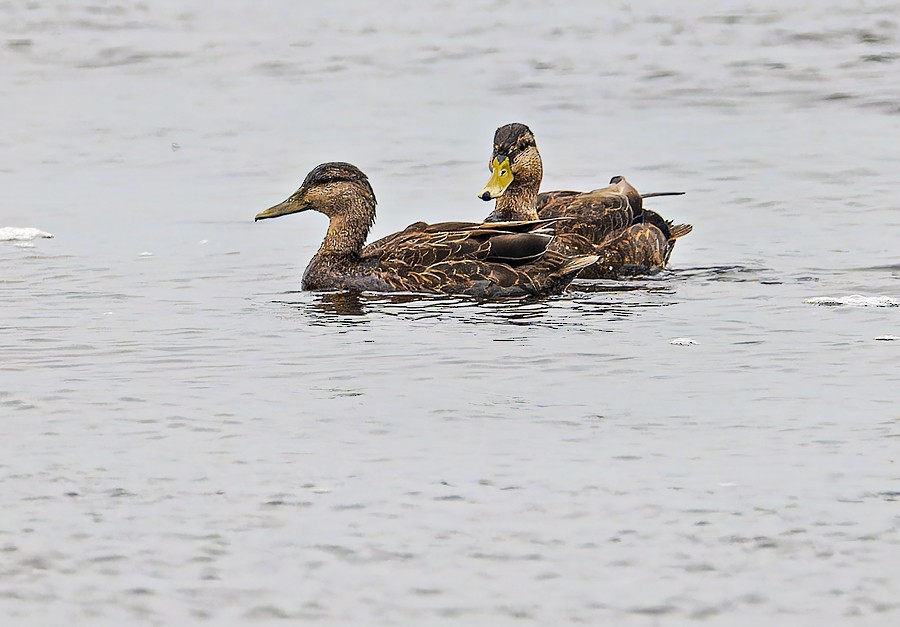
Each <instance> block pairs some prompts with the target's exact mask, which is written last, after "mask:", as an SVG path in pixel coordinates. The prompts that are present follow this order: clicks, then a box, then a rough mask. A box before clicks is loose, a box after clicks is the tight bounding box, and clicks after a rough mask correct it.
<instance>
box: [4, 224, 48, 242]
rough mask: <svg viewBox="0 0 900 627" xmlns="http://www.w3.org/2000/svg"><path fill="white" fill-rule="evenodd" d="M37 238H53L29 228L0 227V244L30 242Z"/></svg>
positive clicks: (43, 232) (38, 230)
mask: <svg viewBox="0 0 900 627" xmlns="http://www.w3.org/2000/svg"><path fill="white" fill-rule="evenodd" d="M38 237H53V235H52V234H50V233H47V232H45V231H41V230H40V229H36V228H34V227H31V226H26V227H18V226H2V227H0V242H30V241H32V240H34V239H37V238H38Z"/></svg>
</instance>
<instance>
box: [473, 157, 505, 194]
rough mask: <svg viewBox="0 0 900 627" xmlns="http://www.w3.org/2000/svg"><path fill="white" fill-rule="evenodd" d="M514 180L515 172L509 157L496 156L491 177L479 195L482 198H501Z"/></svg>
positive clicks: (492, 164)
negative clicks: (513, 172)
mask: <svg viewBox="0 0 900 627" xmlns="http://www.w3.org/2000/svg"><path fill="white" fill-rule="evenodd" d="M512 182H513V174H512V168H511V167H510V165H509V157H502V158H501V157H494V158H493V160H492V161H491V178H490V180H488V182H487V185H485V186H484V189H483V190H481V193H480V194H478V197H479V198H481V200H491V199H492V198H499V197H500V196H502V195H503V192H505V191H506V189H507V188H508V187H509V185H510V183H512Z"/></svg>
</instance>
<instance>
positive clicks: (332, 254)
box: [255, 162, 598, 298]
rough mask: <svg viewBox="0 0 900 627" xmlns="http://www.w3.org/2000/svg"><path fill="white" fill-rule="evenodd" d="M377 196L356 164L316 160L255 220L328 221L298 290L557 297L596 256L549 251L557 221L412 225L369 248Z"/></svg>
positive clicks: (421, 223) (487, 296) (552, 219)
mask: <svg viewBox="0 0 900 627" xmlns="http://www.w3.org/2000/svg"><path fill="white" fill-rule="evenodd" d="M376 204H377V201H376V199H375V192H374V190H373V189H372V185H371V184H370V183H369V179H368V177H367V176H366V175H365V174H364V173H363V172H362V170H360V169H359V168H358V167H356V166H355V165H352V164H350V163H345V162H328V163H322V164H320V165H318V166H316V167H315V168H313V169H312V170H311V171H310V172H309V174H307V176H306V178H305V179H304V180H303V183H302V184H301V185H300V187H299V189H297V191H296V192H294V193H293V194H291V195H290V196H289V197H288V198H287V199H286V200H284V201H282V202H280V203H278V204H277V205H274V206H272V207H270V208H268V209H266V210H265V211H262V212H260V213H259V214H257V215H256V217H255V221H260V220H267V219H270V218H277V217H280V216H285V215H289V214H292V213H299V212H302V211H318V212H320V213H323V214H325V215H326V216H327V217H328V220H329V224H328V230H327V232H326V234H325V238H324V240H323V241H322V244H321V246H320V247H319V249H318V251H317V252H316V254H315V255H313V258H312V259H311V260H310V262H309V265H308V266H307V267H306V270H305V271H304V273H303V278H302V280H301V288H302V289H304V290H329V291H338V290H348V291H357V292H362V291H372V292H422V293H444V294H465V295H469V296H475V297H479V298H498V297H511V296H547V295H551V294H559V293H561V292H562V291H564V290H565V289H566V287H567V286H568V285H569V283H571V282H572V280H573V279H574V278H575V277H576V276H577V274H578V273H579V272H580V271H581V270H583V269H584V268H585V267H587V266H589V265H591V264H593V263H595V262H596V261H597V259H598V257H597V255H595V254H592V253H590V254H576V255H566V254H564V253H563V252H561V251H559V250H554V249H552V248H551V246H550V245H551V243H552V242H553V239H554V237H555V236H554V234H553V233H552V230H553V226H554V224H555V223H556V222H558V220H557V219H555V218H551V219H548V220H525V221H523V220H511V221H505V222H499V221H494V222H491V223H475V222H441V223H435V224H427V223H425V222H415V223H413V224H411V225H409V226H408V227H406V228H405V229H403V230H402V231H398V232H396V233H392V234H390V235H388V236H386V237H383V238H381V239H379V240H377V241H375V242H372V243H371V244H369V245H365V241H366V238H367V237H368V234H369V231H370V229H371V227H372V225H373V223H374V221H375V207H376Z"/></svg>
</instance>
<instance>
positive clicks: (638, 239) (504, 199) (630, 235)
mask: <svg viewBox="0 0 900 627" xmlns="http://www.w3.org/2000/svg"><path fill="white" fill-rule="evenodd" d="M490 168H491V172H492V173H491V178H490V180H489V181H488V184H487V185H486V186H485V188H484V189H483V190H482V191H481V193H480V194H479V197H480V198H481V199H482V200H486V201H488V200H492V199H496V201H497V203H496V206H495V208H494V211H493V212H492V213H491V214H490V215H489V216H488V217H487V221H488V222H491V221H495V220H496V221H500V222H503V221H509V220H534V219H548V218H568V219H566V220H562V221H560V222H559V223H558V224H557V227H556V231H557V237H556V239H555V240H554V242H553V244H552V247H553V248H554V249H556V250H559V251H560V252H563V253H565V254H567V255H574V254H586V253H588V252H590V251H592V252H594V253H595V254H597V255H598V256H599V257H600V260H599V261H598V262H597V263H596V264H595V265H594V266H591V267H590V268H586V269H585V270H584V271H582V272H581V275H580V276H581V277H582V278H587V279H594V278H617V277H620V276H627V275H634V274H647V273H654V272H658V271H659V270H661V269H662V268H663V267H664V266H665V265H666V263H667V262H668V260H669V256H670V255H671V254H672V248H673V246H674V245H675V240H676V239H677V238H679V237H682V236H683V235H687V234H688V233H690V232H691V230H692V228H693V227H692V226H691V225H689V224H680V225H677V226H676V225H673V224H672V223H671V222H669V221H667V220H664V219H663V218H662V217H661V216H660V215H659V214H657V213H655V212H653V211H650V210H649V209H644V207H643V199H644V198H650V197H653V196H670V195H680V194H682V193H683V192H661V193H652V194H644V195H643V196H642V195H641V194H640V193H639V192H638V191H637V190H636V189H635V188H634V187H632V186H631V185H630V184H629V183H628V181H626V180H625V179H624V178H623V177H621V176H614V177H613V178H612V180H611V181H610V184H609V185H608V186H607V187H603V188H601V189H595V190H593V191H589V192H575V191H553V192H545V193H541V194H539V193H538V190H539V189H540V184H541V179H542V177H543V165H542V163H541V155H540V153H539V152H538V149H537V143H536V142H535V139H534V135H533V134H532V132H531V129H529V128H528V127H527V126H525V125H524V124H518V123H515V124H507V125H505V126H501V127H500V128H498V129H497V132H496V133H495V134H494V149H493V153H492V154H491V160H490Z"/></svg>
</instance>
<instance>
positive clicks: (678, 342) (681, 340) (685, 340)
mask: <svg viewBox="0 0 900 627" xmlns="http://www.w3.org/2000/svg"><path fill="white" fill-rule="evenodd" d="M669 344H673V345H674V346H696V345H697V340H694V339H691V338H689V337H676V338H673V339H671V340H670V341H669Z"/></svg>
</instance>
